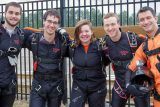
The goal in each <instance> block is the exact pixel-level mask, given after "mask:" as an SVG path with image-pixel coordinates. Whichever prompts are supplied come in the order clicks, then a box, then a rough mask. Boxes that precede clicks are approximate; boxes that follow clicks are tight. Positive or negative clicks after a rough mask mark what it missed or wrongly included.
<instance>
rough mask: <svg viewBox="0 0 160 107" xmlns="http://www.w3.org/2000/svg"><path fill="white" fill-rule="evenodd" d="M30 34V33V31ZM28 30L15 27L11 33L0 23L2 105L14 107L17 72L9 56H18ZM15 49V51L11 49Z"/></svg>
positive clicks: (0, 98)
mask: <svg viewBox="0 0 160 107" xmlns="http://www.w3.org/2000/svg"><path fill="white" fill-rule="evenodd" d="M29 34H30V33H29ZM26 35H27V32H25V31H24V30H23V31H22V30H20V29H19V28H18V27H16V28H15V30H14V32H13V33H12V34H11V35H9V33H8V32H7V30H6V29H5V28H4V27H3V25H2V24H0V106H1V107H12V106H13V103H14V100H15V96H16V87H17V86H16V84H17V79H16V73H15V66H12V65H11V64H10V63H9V59H8V56H10V57H14V56H16V57H17V56H18V54H19V53H20V51H21V48H22V47H23V43H24V36H26ZM10 49H11V50H12V49H15V52H11V51H9V50H10Z"/></svg>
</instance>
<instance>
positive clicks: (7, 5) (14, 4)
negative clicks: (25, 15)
mask: <svg viewBox="0 0 160 107" xmlns="http://www.w3.org/2000/svg"><path fill="white" fill-rule="evenodd" d="M10 6H13V7H17V8H20V14H22V7H21V5H20V4H19V3H17V2H9V3H7V4H6V6H5V12H7V11H8V8H9V7H10Z"/></svg>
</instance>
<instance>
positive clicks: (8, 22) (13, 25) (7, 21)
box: [6, 18, 20, 27]
mask: <svg viewBox="0 0 160 107" xmlns="http://www.w3.org/2000/svg"><path fill="white" fill-rule="evenodd" d="M19 22H20V20H19V21H17V23H15V24H12V23H11V22H10V21H9V20H8V19H7V18H6V23H7V24H8V25H10V26H12V27H15V26H17V25H18V23H19Z"/></svg>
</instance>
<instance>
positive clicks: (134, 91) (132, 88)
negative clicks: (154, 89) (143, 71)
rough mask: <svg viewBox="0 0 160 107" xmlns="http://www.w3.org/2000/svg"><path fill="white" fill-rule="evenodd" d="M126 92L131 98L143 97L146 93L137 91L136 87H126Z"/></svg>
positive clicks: (137, 87)
mask: <svg viewBox="0 0 160 107" xmlns="http://www.w3.org/2000/svg"><path fill="white" fill-rule="evenodd" d="M127 91H128V92H129V93H130V94H131V95H133V96H143V95H145V94H146V93H145V92H143V91H140V90H139V86H138V85H128V87H127Z"/></svg>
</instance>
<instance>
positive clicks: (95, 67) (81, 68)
mask: <svg viewBox="0 0 160 107" xmlns="http://www.w3.org/2000/svg"><path fill="white" fill-rule="evenodd" d="M74 67H75V69H79V70H88V71H90V70H101V69H102V67H100V66H94V67H80V66H76V65H74Z"/></svg>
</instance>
